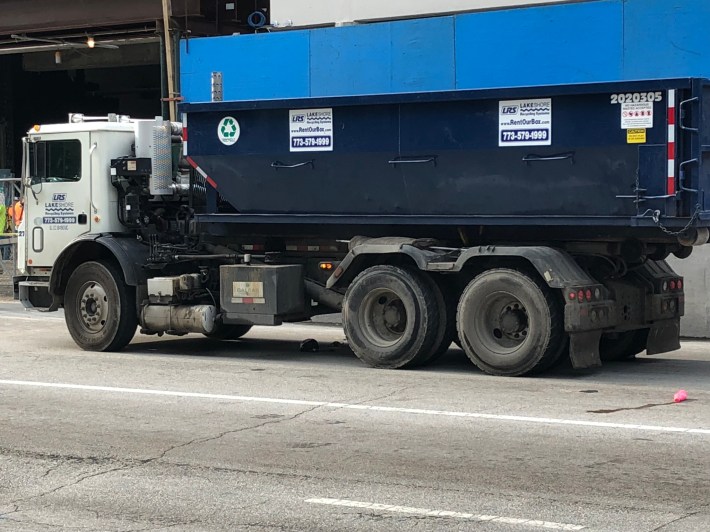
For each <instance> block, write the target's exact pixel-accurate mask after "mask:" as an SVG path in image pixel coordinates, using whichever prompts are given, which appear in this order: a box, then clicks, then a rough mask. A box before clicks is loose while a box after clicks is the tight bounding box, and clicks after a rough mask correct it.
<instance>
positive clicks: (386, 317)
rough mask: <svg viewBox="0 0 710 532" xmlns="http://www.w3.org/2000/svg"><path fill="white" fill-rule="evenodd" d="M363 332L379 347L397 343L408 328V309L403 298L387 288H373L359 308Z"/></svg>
mask: <svg viewBox="0 0 710 532" xmlns="http://www.w3.org/2000/svg"><path fill="white" fill-rule="evenodd" d="M358 314H359V318H360V323H361V324H362V332H363V333H364V335H365V337H366V338H367V340H368V341H369V342H370V343H371V344H373V345H376V346H377V347H380V348H387V347H391V346H393V345H395V344H396V343H397V342H399V341H400V340H401V339H402V337H403V336H404V332H405V331H406V329H407V323H408V320H407V311H406V308H405V306H404V302H403V301H402V299H401V298H400V297H399V296H398V295H397V294H396V293H395V292H393V291H391V290H387V289H379V290H373V291H372V292H370V293H369V294H368V295H367V297H365V299H364V300H363V302H362V305H360V308H359V310H358Z"/></svg>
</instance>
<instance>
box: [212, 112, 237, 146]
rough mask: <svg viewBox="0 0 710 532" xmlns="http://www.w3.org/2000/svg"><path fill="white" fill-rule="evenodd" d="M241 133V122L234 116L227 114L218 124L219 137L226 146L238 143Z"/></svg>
mask: <svg viewBox="0 0 710 532" xmlns="http://www.w3.org/2000/svg"><path fill="white" fill-rule="evenodd" d="M241 134H242V129H241V128H240V127H239V122H237V119H236V118H234V117H233V116H225V117H224V118H223V119H222V120H221V121H220V123H219V126H217V137H219V141H220V142H221V143H222V144H224V145H225V146H233V145H234V144H236V143H237V141H238V140H239V135H241Z"/></svg>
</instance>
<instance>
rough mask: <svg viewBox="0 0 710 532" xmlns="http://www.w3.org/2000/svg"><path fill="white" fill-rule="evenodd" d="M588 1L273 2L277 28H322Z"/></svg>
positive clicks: (301, 0) (317, 0)
mask: <svg viewBox="0 0 710 532" xmlns="http://www.w3.org/2000/svg"><path fill="white" fill-rule="evenodd" d="M573 1H586V0H436V1H432V0H385V1H384V2H383V1H382V0H271V20H272V23H274V24H275V25H277V26H290V25H293V26H295V27H302V26H320V25H327V24H335V23H339V22H353V21H358V22H364V21H372V20H387V19H396V18H406V17H413V16H422V15H439V14H447V13H461V12H466V11H479V10H485V9H498V8H506V7H521V6H534V5H541V4H561V3H571V2H573Z"/></svg>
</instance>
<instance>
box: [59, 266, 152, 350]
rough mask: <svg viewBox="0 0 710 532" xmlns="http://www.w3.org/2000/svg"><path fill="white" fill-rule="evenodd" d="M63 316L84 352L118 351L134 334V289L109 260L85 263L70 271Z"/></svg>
mask: <svg viewBox="0 0 710 532" xmlns="http://www.w3.org/2000/svg"><path fill="white" fill-rule="evenodd" d="M64 319H65V321H66V324H67V328H68V329H69V334H71V337H72V338H73V339H74V341H75V342H76V344H77V345H78V346H79V347H81V348H82V349H85V350H87V351H119V350H121V349H123V348H124V347H125V346H126V345H128V344H129V342H130V341H131V339H133V336H134V335H135V333H136V327H137V326H138V318H137V315H136V295H135V290H134V289H133V288H132V287H130V286H127V285H126V283H125V282H124V280H123V275H122V274H121V272H120V270H119V269H118V268H117V267H116V266H114V265H113V264H111V263H108V262H103V261H97V262H86V263H84V264H82V265H81V266H79V267H78V268H77V269H76V270H74V273H72V275H71V277H70V278H69V282H68V283H67V289H66V293H65V294H64Z"/></svg>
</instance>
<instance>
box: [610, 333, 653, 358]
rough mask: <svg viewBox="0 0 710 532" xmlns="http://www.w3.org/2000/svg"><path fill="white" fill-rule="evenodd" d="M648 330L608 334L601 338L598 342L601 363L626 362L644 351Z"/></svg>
mask: <svg viewBox="0 0 710 532" xmlns="http://www.w3.org/2000/svg"><path fill="white" fill-rule="evenodd" d="M648 332H649V330H648V329H641V330H637V331H626V332H622V333H609V334H605V335H603V336H602V339H601V341H600V342H599V355H600V356H601V359H602V361H603V362H613V361H615V360H626V359H629V358H634V357H635V356H636V355H638V354H640V353H643V352H644V351H645V350H646V344H647V343H648Z"/></svg>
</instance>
